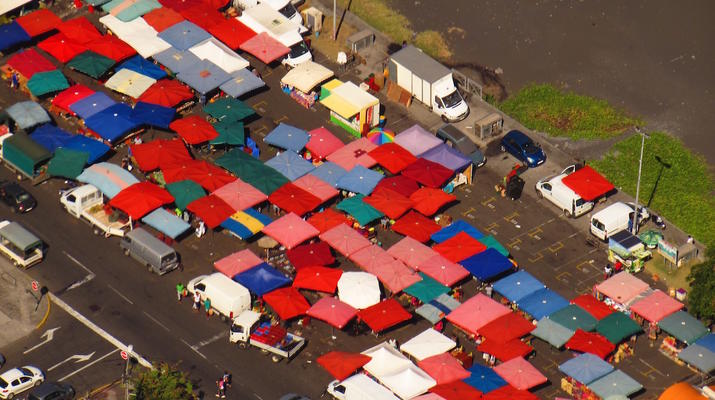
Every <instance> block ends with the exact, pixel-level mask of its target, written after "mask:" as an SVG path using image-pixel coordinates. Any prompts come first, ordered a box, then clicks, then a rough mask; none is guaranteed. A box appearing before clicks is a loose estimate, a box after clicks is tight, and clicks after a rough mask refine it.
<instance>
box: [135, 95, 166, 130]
mask: <svg viewBox="0 0 715 400" xmlns="http://www.w3.org/2000/svg"><path fill="white" fill-rule="evenodd" d="M175 114H176V110H174V109H173V108H171V107H164V106H161V105H158V104H152V103H145V102H143V101H139V102H137V103H136V104H135V105H134V108H132V113H131V114H130V117H131V118H132V119H133V120H135V121H137V122H139V123H142V124H144V125H147V126H153V127H156V128H162V129H169V124H170V123H171V121H172V120H173V119H174V115H175Z"/></svg>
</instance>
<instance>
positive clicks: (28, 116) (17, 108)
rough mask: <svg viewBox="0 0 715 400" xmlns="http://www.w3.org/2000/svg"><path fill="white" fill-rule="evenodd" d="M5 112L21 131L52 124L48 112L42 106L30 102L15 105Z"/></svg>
mask: <svg viewBox="0 0 715 400" xmlns="http://www.w3.org/2000/svg"><path fill="white" fill-rule="evenodd" d="M5 112H6V113H7V115H8V116H9V117H10V118H12V120H13V121H15V124H17V126H18V127H19V128H20V129H30V128H32V127H33V126H37V125H41V124H44V123H47V122H52V119H50V115H49V114H47V111H45V109H44V108H42V106H41V105H39V104H37V103H36V102H34V101H30V100H28V101H21V102H19V103H15V104H13V105H11V106H10V107H8V108H7V109H6V110H5Z"/></svg>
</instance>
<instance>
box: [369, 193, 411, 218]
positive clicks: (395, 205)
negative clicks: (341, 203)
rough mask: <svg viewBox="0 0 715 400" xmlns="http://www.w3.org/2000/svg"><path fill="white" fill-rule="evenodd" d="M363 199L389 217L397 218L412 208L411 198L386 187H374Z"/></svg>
mask: <svg viewBox="0 0 715 400" xmlns="http://www.w3.org/2000/svg"><path fill="white" fill-rule="evenodd" d="M363 200H364V201H365V203H367V204H369V205H371V206H372V207H374V208H375V209H377V210H378V211H380V212H382V213H384V214H385V215H387V216H388V217H389V218H390V219H398V218H400V217H401V216H402V215H403V214H404V213H406V212H407V211H408V210H409V209H410V208H412V200H410V199H408V198H407V197H405V196H403V195H401V194H399V193H397V192H395V191H394V190H392V189H388V188H378V189H375V190H374V191H373V192H372V193H371V194H370V196H367V197H365V198H364V199H363Z"/></svg>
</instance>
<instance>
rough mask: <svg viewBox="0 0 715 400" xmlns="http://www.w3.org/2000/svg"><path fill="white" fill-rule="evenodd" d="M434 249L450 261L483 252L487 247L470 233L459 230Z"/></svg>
mask: <svg viewBox="0 0 715 400" xmlns="http://www.w3.org/2000/svg"><path fill="white" fill-rule="evenodd" d="M438 227H439V226H438ZM437 230H439V229H437ZM435 232H436V231H435ZM433 233H434V232H433ZM432 249H433V250H434V251H436V252H438V253H439V254H441V255H442V256H443V257H444V258H446V259H448V260H450V261H454V262H459V261H462V260H464V259H467V258H469V257H471V256H473V255H475V254H478V253H481V252H482V251H484V250H486V249H487V247H486V246H484V245H483V244H482V243H481V242H479V241H478V240H476V239H474V238H473V237H471V236H469V234H467V233H465V232H459V233H457V234H456V235H454V236H452V237H451V238H449V239H447V240H445V241H443V242H442V243H439V244H436V245H434V246H432Z"/></svg>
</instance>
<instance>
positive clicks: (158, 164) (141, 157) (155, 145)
mask: <svg viewBox="0 0 715 400" xmlns="http://www.w3.org/2000/svg"><path fill="white" fill-rule="evenodd" d="M70 89H71V88H70ZM68 90H69V89H68ZM129 149H130V150H131V154H132V156H133V157H134V161H135V162H136V164H137V166H138V167H139V169H140V170H142V171H144V172H146V171H153V170H155V169H157V168H166V167H167V166H170V165H171V164H176V163H179V162H183V161H190V160H191V155H190V154H189V151H188V150H186V145H184V142H182V141H181V140H179V139H169V140H167V139H154V140H152V141H151V142H145V143H142V144H133V145H131V146H129ZM179 180H181V179H179ZM167 183H171V182H167Z"/></svg>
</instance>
